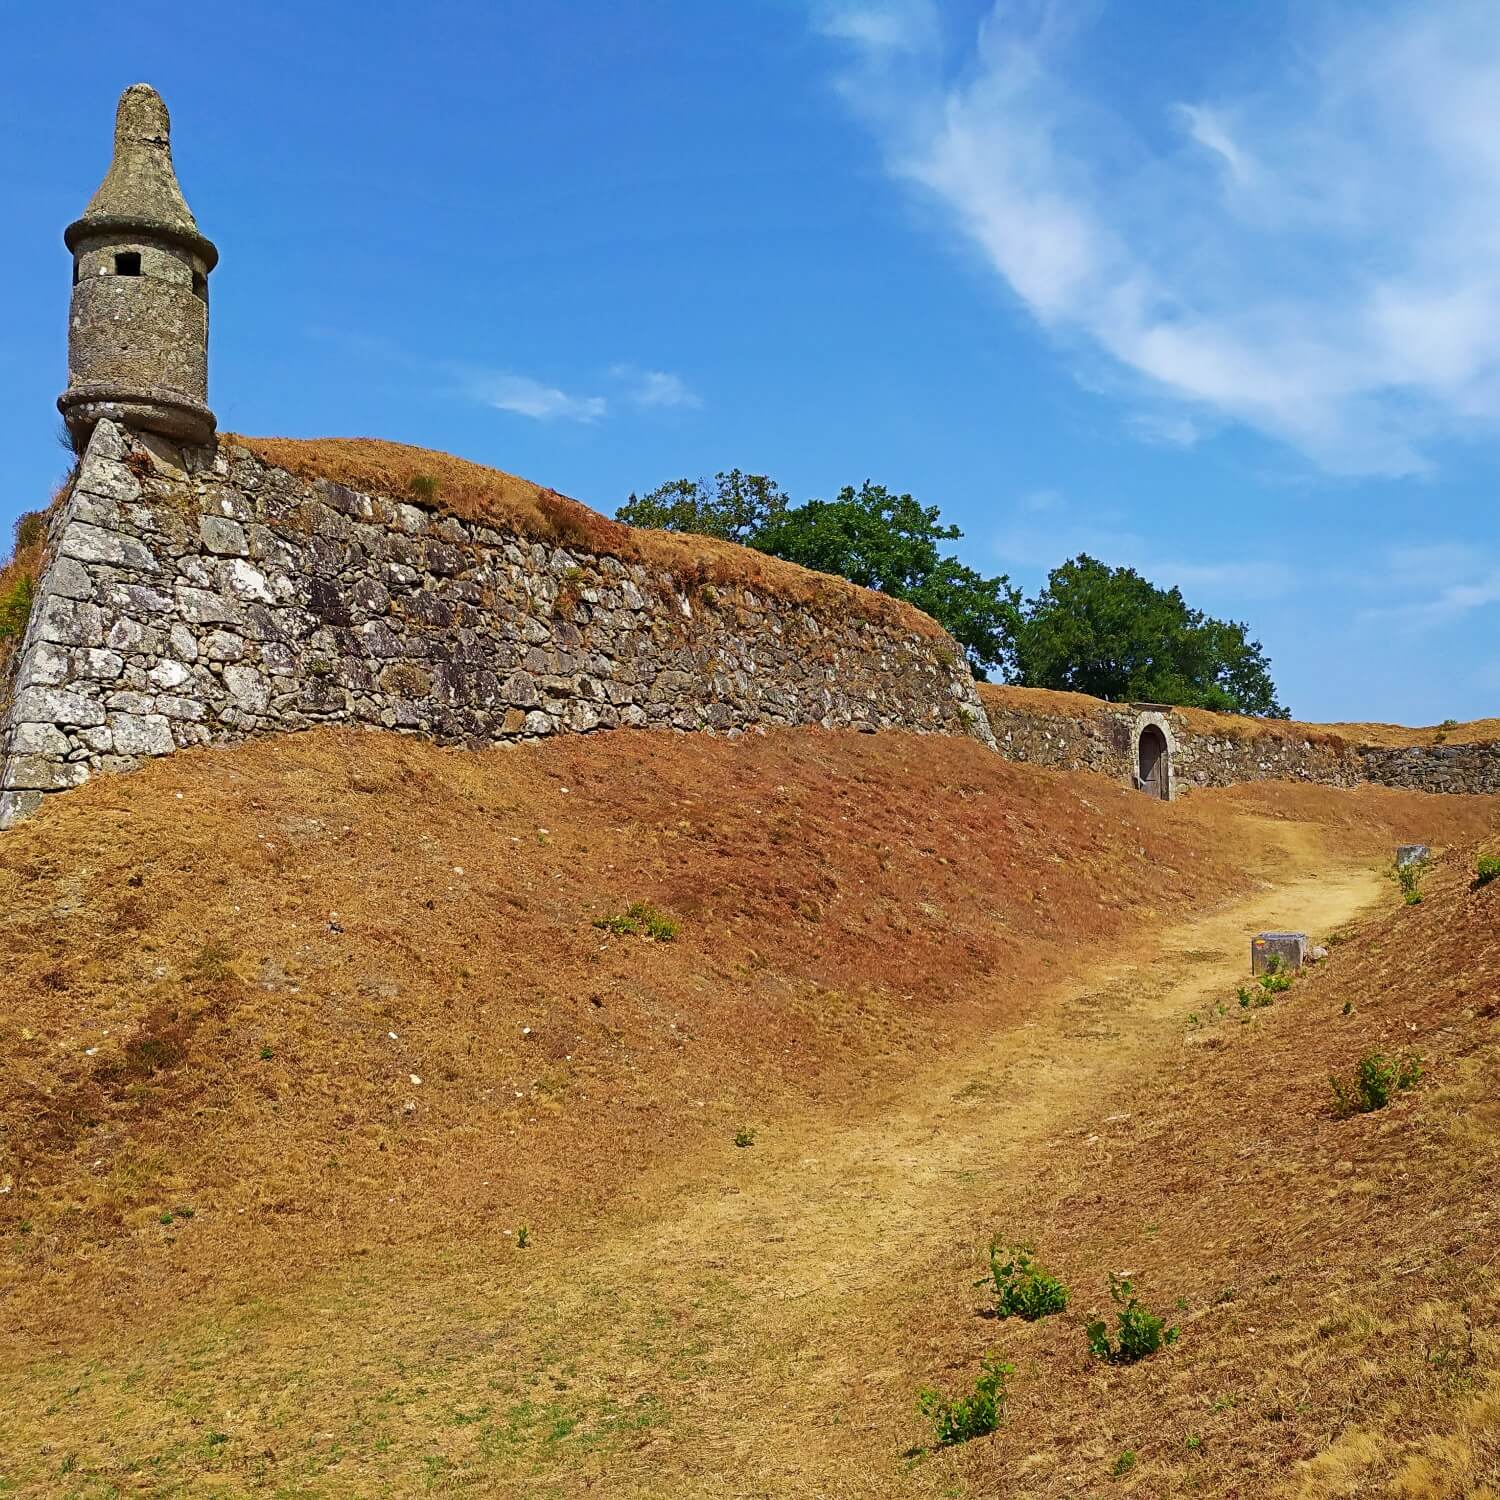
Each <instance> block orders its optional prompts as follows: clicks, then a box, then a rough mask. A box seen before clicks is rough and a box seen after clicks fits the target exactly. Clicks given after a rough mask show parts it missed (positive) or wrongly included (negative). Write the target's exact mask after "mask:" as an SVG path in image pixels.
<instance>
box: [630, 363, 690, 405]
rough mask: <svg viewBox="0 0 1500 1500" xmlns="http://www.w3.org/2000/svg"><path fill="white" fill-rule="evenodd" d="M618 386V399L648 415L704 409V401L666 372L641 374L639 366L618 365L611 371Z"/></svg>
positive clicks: (651, 371) (658, 371)
mask: <svg viewBox="0 0 1500 1500" xmlns="http://www.w3.org/2000/svg"><path fill="white" fill-rule="evenodd" d="M609 373H610V375H611V376H612V377H613V378H614V379H615V380H616V381H617V382H618V383H619V385H620V393H621V399H622V400H624V401H627V402H629V403H630V404H631V405H632V406H638V407H641V408H643V409H644V410H647V411H652V410H655V411H666V410H673V409H678V410H682V409H687V410H693V409H696V408H698V407H700V406H702V405H703V398H702V397H701V396H699V395H698V393H697V392H696V391H694V390H693V389H692V388H691V387H690V386H689V385H688V383H687V382H686V381H685V380H684V379H683V378H682V376H680V375H673V374H672V373H671V372H670V371H667V370H643V369H641V368H640V366H638V365H629V364H620V365H615V366H614V367H613V368H612V369H611V370H610V372H609Z"/></svg>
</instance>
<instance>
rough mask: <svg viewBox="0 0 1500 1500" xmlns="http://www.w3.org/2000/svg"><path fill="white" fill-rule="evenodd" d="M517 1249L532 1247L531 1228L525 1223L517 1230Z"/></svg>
mask: <svg viewBox="0 0 1500 1500" xmlns="http://www.w3.org/2000/svg"><path fill="white" fill-rule="evenodd" d="M516 1249H517V1250H529V1249H531V1230H530V1228H529V1227H528V1226H527V1225H525V1224H522V1225H521V1227H520V1228H519V1229H517V1230H516Z"/></svg>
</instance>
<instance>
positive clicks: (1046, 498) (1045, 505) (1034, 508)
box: [1021, 490, 1064, 515]
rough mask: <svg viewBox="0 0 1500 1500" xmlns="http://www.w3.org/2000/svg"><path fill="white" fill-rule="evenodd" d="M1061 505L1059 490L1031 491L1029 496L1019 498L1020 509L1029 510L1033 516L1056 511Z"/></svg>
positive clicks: (1060, 492)
mask: <svg viewBox="0 0 1500 1500" xmlns="http://www.w3.org/2000/svg"><path fill="white" fill-rule="evenodd" d="M1063 503H1064V502H1063V496H1062V491H1061V490H1032V491H1031V493H1030V494H1027V495H1022V496H1021V509H1022V510H1029V511H1030V512H1031V513H1032V514H1033V515H1037V514H1040V513H1041V512H1042V511H1048V510H1057V509H1059V508H1060V507H1061V506H1062V505H1063Z"/></svg>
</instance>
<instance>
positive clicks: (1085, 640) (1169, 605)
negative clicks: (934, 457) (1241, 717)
mask: <svg viewBox="0 0 1500 1500" xmlns="http://www.w3.org/2000/svg"><path fill="white" fill-rule="evenodd" d="M1015 680H1016V681H1017V682H1019V683H1021V684H1023V685H1024V686H1027V687H1047V688H1059V689H1061V690H1063V691H1064V692H1071V693H1091V694H1093V696H1094V697H1096V698H1112V699H1116V700H1121V699H1123V700H1133V701H1136V702H1151V703H1175V704H1185V705H1188V706H1190V707H1195V708H1212V709H1220V710H1224V711H1227V712H1231V713H1246V714H1261V715H1263V716H1265V717H1267V718H1274V719H1284V718H1286V717H1287V711H1286V709H1285V708H1283V707H1282V705H1281V704H1280V703H1278V702H1277V701H1276V685H1275V684H1274V683H1273V682H1272V681H1271V673H1270V663H1269V662H1268V661H1267V660H1266V655H1265V652H1264V651H1263V650H1262V649H1261V644H1260V642H1259V641H1253V640H1251V639H1250V638H1249V631H1248V627H1246V626H1245V625H1242V624H1237V623H1235V622H1233V621H1228V620H1215V619H1212V618H1211V617H1209V616H1208V615H1205V614H1204V613H1203V612H1202V611H1201V610H1196V609H1191V608H1189V607H1188V604H1187V602H1186V601H1185V600H1184V599H1183V597H1182V593H1181V591H1180V590H1178V589H1175V588H1172V589H1160V588H1157V587H1156V586H1155V585H1154V584H1152V583H1150V582H1149V581H1148V580H1146V579H1145V578H1142V577H1141V575H1140V574H1139V573H1137V572H1136V571H1135V570H1134V569H1133V568H1111V567H1109V566H1108V565H1107V564H1105V563H1102V562H1099V561H1098V560H1097V559H1096V558H1092V557H1089V556H1088V555H1087V554H1080V555H1079V556H1078V557H1075V558H1073V559H1072V560H1071V561H1070V562H1065V563H1064V564H1063V565H1062V566H1061V567H1058V568H1054V569H1053V570H1052V572H1051V573H1050V574H1049V575H1048V577H1047V586H1046V587H1045V588H1044V589H1043V590H1042V591H1041V592H1040V593H1039V594H1038V595H1037V596H1036V597H1035V598H1034V599H1030V600H1028V601H1027V603H1026V607H1025V610H1024V611H1023V613H1022V619H1021V624H1020V629H1019V630H1018V632H1017V635H1016V642H1015Z"/></svg>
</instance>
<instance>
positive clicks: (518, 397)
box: [468, 372, 609, 422]
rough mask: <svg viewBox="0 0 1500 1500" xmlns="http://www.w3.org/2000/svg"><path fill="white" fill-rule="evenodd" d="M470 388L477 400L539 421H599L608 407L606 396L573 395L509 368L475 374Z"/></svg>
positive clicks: (498, 409) (470, 382)
mask: <svg viewBox="0 0 1500 1500" xmlns="http://www.w3.org/2000/svg"><path fill="white" fill-rule="evenodd" d="M468 391H469V394H470V395H471V396H472V397H473V398H474V399H475V400H476V401H480V402H483V403H484V405H486V406H493V407H494V408H495V409H496V411H508V412H514V413H515V414H516V416H518V417H531V418H533V419H534V420H536V421H538V422H557V421H567V422H597V421H599V419H600V418H601V417H603V416H604V415H605V414H606V413H607V412H608V410H609V402H608V401H606V400H605V398H604V397H603V396H577V395H571V394H569V393H568V392H567V391H564V390H559V389H558V388H557V387H556V386H553V385H547V384H545V383H544V382H542V381H540V380H533V379H532V378H531V376H529V375H514V374H510V373H508V372H496V373H492V374H487V375H475V376H473V377H471V379H470V381H469V384H468Z"/></svg>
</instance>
